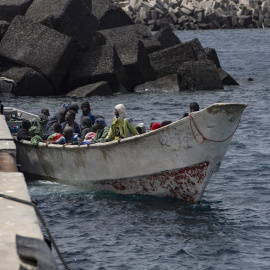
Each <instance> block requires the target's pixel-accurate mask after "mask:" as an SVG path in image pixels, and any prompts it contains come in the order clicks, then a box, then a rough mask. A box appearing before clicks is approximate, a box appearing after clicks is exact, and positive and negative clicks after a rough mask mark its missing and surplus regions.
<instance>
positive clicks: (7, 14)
mask: <svg viewBox="0 0 270 270" xmlns="http://www.w3.org/2000/svg"><path fill="white" fill-rule="evenodd" d="M32 2H33V0H20V1H16V0H15V1H14V0H5V1H1V2H0V21H7V22H12V20H13V19H14V18H15V17H16V16H17V15H24V14H25V12H26V11H27V9H28V8H29V6H30V5H31V4H32Z"/></svg>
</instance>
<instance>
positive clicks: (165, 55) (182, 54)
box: [149, 43, 197, 77]
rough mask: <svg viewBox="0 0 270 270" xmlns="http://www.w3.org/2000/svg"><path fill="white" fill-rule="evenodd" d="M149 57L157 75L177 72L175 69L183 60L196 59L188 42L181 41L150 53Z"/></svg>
mask: <svg viewBox="0 0 270 270" xmlns="http://www.w3.org/2000/svg"><path fill="white" fill-rule="evenodd" d="M149 58H150V63H151V65H152V67H153V68H154V70H155V73H156V75H157V77H163V76H166V75H170V74H177V70H178V69H179V67H180V65H181V64H182V63H183V62H188V61H196V60H197V56H196V54H195V52H194V50H193V48H192V46H191V44H190V43H182V44H179V45H176V46H173V47H169V48H167V49H164V50H161V51H158V52H154V53H151V54H149Z"/></svg>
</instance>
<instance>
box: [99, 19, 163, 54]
mask: <svg viewBox="0 0 270 270" xmlns="http://www.w3.org/2000/svg"><path fill="white" fill-rule="evenodd" d="M139 40H141V41H142V42H143V44H144V46H145V48H146V51H147V53H152V52H155V51H158V50H161V49H162V45H161V44H160V43H159V41H157V40H156V39H155V38H154V37H153V35H152V34H151V32H150V31H149V29H148V28H147V27H146V26H145V25H141V24H135V25H128V26H123V27H117V28H114V29H107V30H102V31H99V32H97V35H96V36H95V38H94V46H101V45H105V44H108V43H112V44H114V45H115V46H117V47H118V46H121V44H128V43H129V44H131V43H137V42H138V41H139Z"/></svg>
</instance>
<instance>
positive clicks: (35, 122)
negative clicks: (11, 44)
mask: <svg viewBox="0 0 270 270" xmlns="http://www.w3.org/2000/svg"><path fill="white" fill-rule="evenodd" d="M189 107H190V113H194V112H196V111H199V104H198V103H197V102H192V103H190V105H189ZM81 111H82V116H81V120H80V123H77V122H76V121H75V118H76V114H77V113H78V112H79V106H78V104H77V103H76V102H71V103H70V104H64V105H63V107H62V108H60V109H59V111H58V112H57V113H55V115H53V116H52V117H50V113H49V110H48V109H47V108H44V109H42V110H41V112H40V115H39V116H38V117H35V118H34V119H32V120H31V121H29V120H26V119H23V120H22V127H21V128H20V130H19V131H18V134H17V139H18V140H19V141H20V140H28V141H31V143H32V144H33V145H35V146H37V145H38V143H39V142H46V145H47V146H48V145H49V144H61V145H63V146H66V145H78V146H80V145H82V144H87V145H90V144H94V143H100V142H109V141H113V140H118V142H120V141H121V139H124V138H127V137H131V136H133V135H139V134H143V133H146V132H147V131H146V126H145V124H144V123H139V124H138V125H137V126H135V125H134V124H133V121H132V119H131V118H127V119H126V118H125V114H126V109H125V106H124V105H123V104H118V105H116V106H115V117H114V119H113V123H112V125H111V126H108V125H107V124H106V122H105V119H104V117H103V116H101V115H94V114H92V112H91V108H90V103H89V102H88V101H84V102H82V104H81ZM188 115H189V114H188V113H184V115H183V116H182V118H184V117H187V116H188ZM171 123H172V121H163V122H162V123H159V122H154V123H151V124H150V126H149V131H152V130H156V129H159V128H161V127H163V126H166V125H169V124H171Z"/></svg>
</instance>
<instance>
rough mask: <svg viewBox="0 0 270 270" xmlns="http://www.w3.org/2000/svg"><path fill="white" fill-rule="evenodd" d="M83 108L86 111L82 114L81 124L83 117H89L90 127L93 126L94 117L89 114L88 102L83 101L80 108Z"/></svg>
mask: <svg viewBox="0 0 270 270" xmlns="http://www.w3.org/2000/svg"><path fill="white" fill-rule="evenodd" d="M83 107H87V110H86V111H84V112H83V115H82V117H81V124H82V118H83V116H89V117H90V119H91V121H92V125H94V124H95V120H96V117H95V116H94V115H93V114H92V113H91V108H90V103H89V102H88V101H83V102H82V105H81V108H83Z"/></svg>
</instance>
